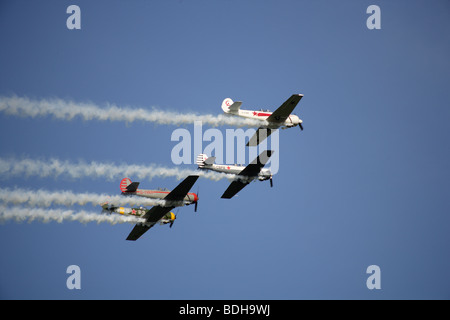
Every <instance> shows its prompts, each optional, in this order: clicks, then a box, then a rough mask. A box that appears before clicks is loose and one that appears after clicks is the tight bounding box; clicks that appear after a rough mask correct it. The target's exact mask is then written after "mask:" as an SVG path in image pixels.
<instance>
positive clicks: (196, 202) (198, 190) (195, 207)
mask: <svg viewBox="0 0 450 320" xmlns="http://www.w3.org/2000/svg"><path fill="white" fill-rule="evenodd" d="M199 194H200V187H198V188H197V201H195V206H194V212H197V204H198V199H200V196H199Z"/></svg>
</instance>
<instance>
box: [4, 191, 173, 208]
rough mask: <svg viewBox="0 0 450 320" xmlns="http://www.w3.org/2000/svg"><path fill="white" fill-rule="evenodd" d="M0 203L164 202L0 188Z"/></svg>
mask: <svg viewBox="0 0 450 320" xmlns="http://www.w3.org/2000/svg"><path fill="white" fill-rule="evenodd" d="M0 201H2V202H4V203H12V204H23V205H27V206H38V207H50V206H51V205H53V204H55V205H64V206H72V205H76V204H77V205H82V206H84V205H86V204H92V205H100V204H102V203H105V202H108V203H109V204H113V205H116V206H122V205H131V206H155V205H159V206H165V205H166V201H164V200H159V199H148V198H143V197H138V196H134V197H133V196H131V197H124V196H121V195H115V196H109V195H106V194H96V193H73V192H71V191H67V190H66V191H55V192H51V191H46V190H37V191H36V190H27V189H20V188H16V189H14V190H11V189H8V188H0Z"/></svg>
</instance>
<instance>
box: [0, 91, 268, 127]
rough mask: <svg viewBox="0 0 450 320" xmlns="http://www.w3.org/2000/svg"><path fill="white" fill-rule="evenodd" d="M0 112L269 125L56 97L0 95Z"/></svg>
mask: <svg viewBox="0 0 450 320" xmlns="http://www.w3.org/2000/svg"><path fill="white" fill-rule="evenodd" d="M0 111H1V112H4V113H6V114H8V115H14V116H22V117H33V118H34V117H44V116H53V117H55V118H56V119H60V120H72V119H74V118H76V117H79V118H81V119H83V120H100V121H108V120H109V121H125V122H133V121H146V122H153V123H158V124H163V125H181V124H193V123H194V121H202V123H204V124H208V125H211V126H220V125H231V126H237V127H244V126H247V127H257V126H260V125H262V124H267V122H266V121H260V120H254V119H244V118H240V117H235V116H229V115H225V114H220V115H211V114H206V115H198V114H193V113H189V114H180V113H176V112H170V111H162V110H157V109H155V108H153V109H152V110H147V109H142V108H131V107H118V106H116V105H113V104H107V105H106V107H104V108H102V107H100V106H98V105H96V104H94V103H78V102H73V101H65V100H62V99H57V98H54V99H41V100H33V99H29V98H26V97H18V96H12V97H0Z"/></svg>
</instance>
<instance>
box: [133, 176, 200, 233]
mask: <svg viewBox="0 0 450 320" xmlns="http://www.w3.org/2000/svg"><path fill="white" fill-rule="evenodd" d="M197 179H198V176H188V177H187V178H186V179H184V180H183V181H182V182H181V183H180V184H179V185H178V186H177V187H176V188H175V189H173V190H172V191H171V192H170V193H169V194H168V195H167V196H165V197H164V200H171V201H182V200H183V199H184V197H185V196H186V195H187V193H188V192H189V190H190V189H191V188H192V186H193V185H194V183H195V181H197ZM173 208H175V207H174V206H170V207H162V206H154V207H153V208H151V209H150V210H148V211H147V213H146V214H145V215H144V216H143V218H144V219H145V220H146V222H147V223H146V224H136V225H135V226H134V228H133V230H131V232H130V234H129V235H128V237H127V240H132V241H136V240H137V239H139V237H140V236H142V235H143V234H144V233H145V232H147V230H148V229H150V228H151V227H153V226H154V225H155V223H157V222H158V221H159V220H160V219H161V218H162V217H164V215H165V214H166V213H168V212H170V211H171V210H172V209H173Z"/></svg>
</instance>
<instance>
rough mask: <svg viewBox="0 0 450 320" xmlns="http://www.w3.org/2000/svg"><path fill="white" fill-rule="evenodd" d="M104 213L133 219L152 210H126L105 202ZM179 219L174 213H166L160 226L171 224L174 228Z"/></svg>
mask: <svg viewBox="0 0 450 320" xmlns="http://www.w3.org/2000/svg"><path fill="white" fill-rule="evenodd" d="M102 208H103V210H102V212H106V213H108V214H111V213H118V214H121V215H124V216H133V217H138V218H139V217H142V216H144V215H145V214H146V213H147V212H149V211H150V209H147V208H145V207H139V208H125V207H116V206H115V205H112V204H111V205H110V204H109V203H108V202H105V203H103V204H102ZM176 218H177V215H176V214H175V213H173V212H172V211H170V212H168V213H166V214H165V215H164V216H163V217H162V218H161V219H160V220H159V221H158V222H159V224H160V225H163V224H168V223H170V226H169V227H170V228H172V225H173V223H174V222H175V219H176Z"/></svg>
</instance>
